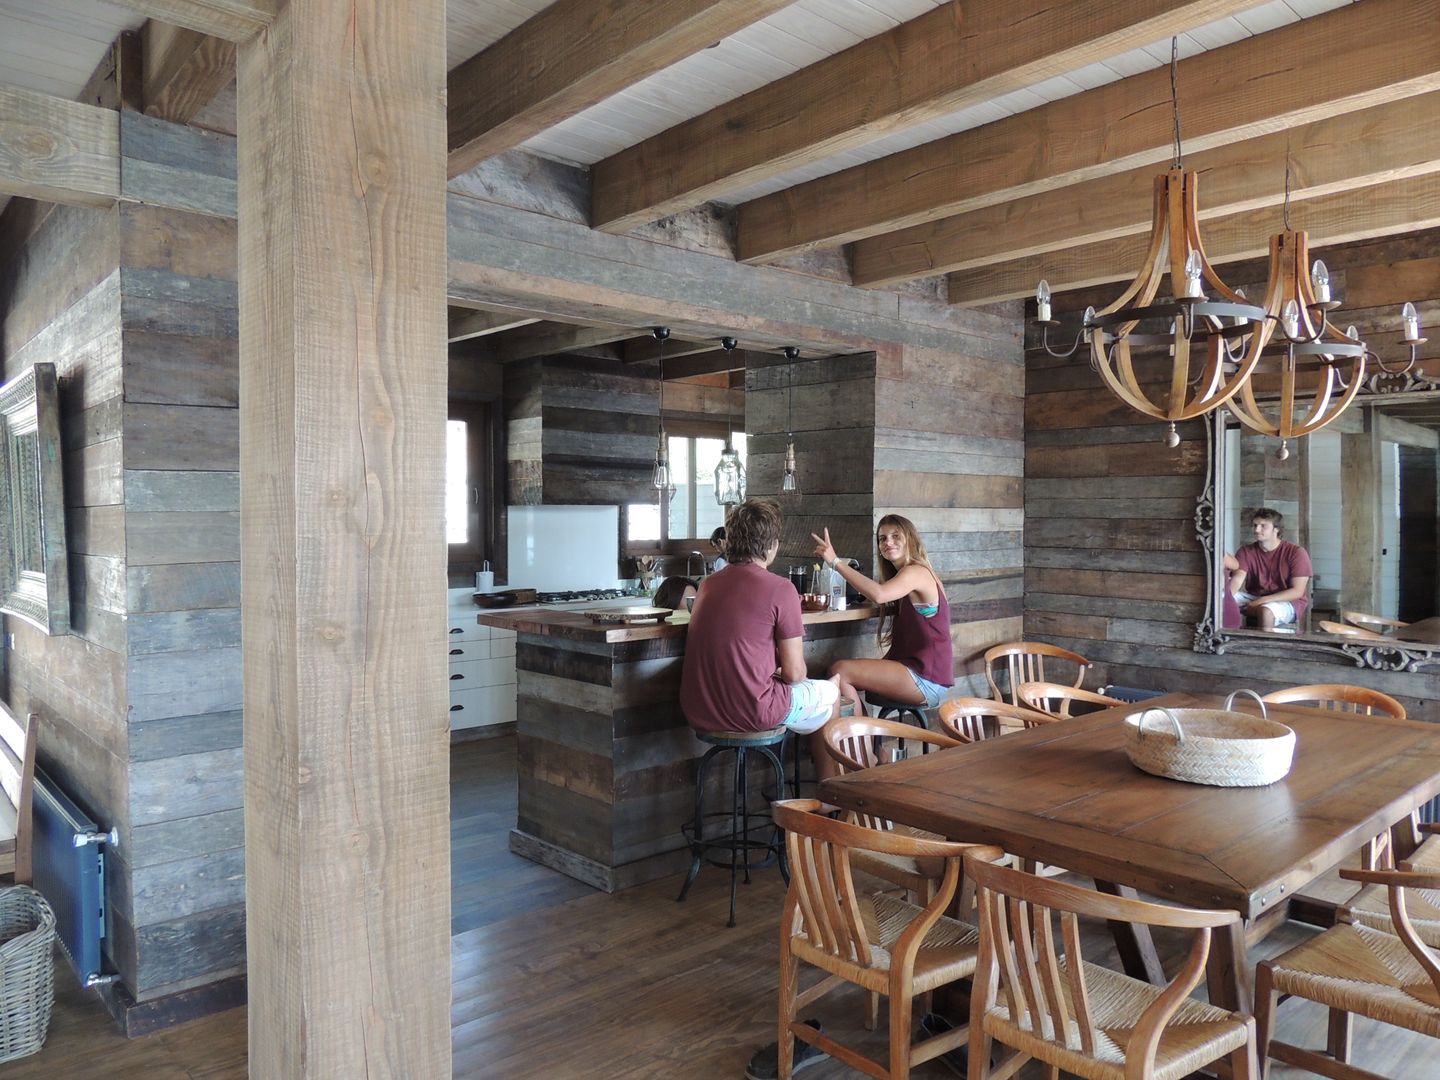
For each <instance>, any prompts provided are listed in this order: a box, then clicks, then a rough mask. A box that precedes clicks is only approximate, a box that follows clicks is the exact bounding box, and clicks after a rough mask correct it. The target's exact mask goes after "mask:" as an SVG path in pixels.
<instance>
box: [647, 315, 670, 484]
mask: <svg viewBox="0 0 1440 1080" xmlns="http://www.w3.org/2000/svg"><path fill="white" fill-rule="evenodd" d="M650 332H651V334H652V335H653V336H654V338H655V341H656V343H657V345H658V346H659V349H660V408H659V430H658V433H657V434H656V437H655V467H654V469H653V470H652V471H651V475H650V482H651V483H652V484H654V485H655V489H656V490H657V491H659V492H660V495H661V498H662V499H666V498H669V496H670V495H673V494H674V492H675V488H674V486H673V485H672V484H671V483H670V441H669V439H668V438H666V435H665V339H666V338H668V337H669V336H670V328H669V327H668V326H657V327H655V329H654V330H652V331H650Z"/></svg>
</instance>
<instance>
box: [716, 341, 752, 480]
mask: <svg viewBox="0 0 1440 1080" xmlns="http://www.w3.org/2000/svg"><path fill="white" fill-rule="evenodd" d="M736 344H737V342H736V341H735V339H734V338H733V337H727V338H721V339H720V347H721V348H722V349H724V350H725V352H726V354H727V355H728V354H730V353H732V352H734V351H735V346H736ZM715 501H716V502H717V503H719V504H720V505H721V506H734V505H736V504H737V503H742V502H744V501H745V466H744V465H743V464H742V463H741V461H740V455H739V454H738V453H736V452H735V447H734V433H733V432H732V431H731V426H730V414H729V413H728V412H727V413H726V414H725V449H723V450H721V451H720V461H719V464H717V465H716V466H715Z"/></svg>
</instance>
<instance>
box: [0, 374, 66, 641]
mask: <svg viewBox="0 0 1440 1080" xmlns="http://www.w3.org/2000/svg"><path fill="white" fill-rule="evenodd" d="M62 485H63V477H62V470H61V462H60V404H59V394H58V386H57V382H56V377H55V365H54V364H36V365H34V366H33V367H31V368H29V369H28V370H27V371H25V372H24V373H23V374H21V375H18V376H16V377H15V378H14V379H11V380H10V381H9V382H8V383H6V384H5V385H4V386H0V612H4V613H5V614H7V615H16V616H19V617H20V618H22V619H25V620H26V621H27V622H31V623H34V624H35V625H36V626H37V627H39V628H40V629H41V630H43V631H44V632H45V633H47V634H68V633H69V632H70V578H69V569H68V561H67V558H66V551H65V498H64V492H63V488H62Z"/></svg>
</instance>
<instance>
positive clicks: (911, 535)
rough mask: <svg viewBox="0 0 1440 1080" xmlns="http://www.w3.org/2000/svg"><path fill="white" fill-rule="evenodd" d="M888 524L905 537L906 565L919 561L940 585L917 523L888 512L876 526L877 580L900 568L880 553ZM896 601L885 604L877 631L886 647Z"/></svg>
mask: <svg viewBox="0 0 1440 1080" xmlns="http://www.w3.org/2000/svg"><path fill="white" fill-rule="evenodd" d="M887 525H893V526H895V527H896V528H897V529H899V530H900V534H901V535H902V536H903V537H904V538H905V558H906V562H905V565H906V566H909V565H910V564H911V563H918V564H919V565H921V566H923V567H925V569H926V570H929V571H930V574H931V576H933V577H934V578H935V582H936V584H937V585H938V584H939V582H940V575H939V574H937V573H935V567H933V566H931V565H930V556H929V554H928V553H927V552H926V551H925V541H924V540H921V539H920V533H919V532H918V531H917V530H916V528H915V523H914V522H913V521H911V520H910V519H909V518H907V517H901V516H900V515H899V514H886V515H885V516H884V517H882V518H881V519H880V522H879V524H877V525H876V526H875V580H876V581H889V580H890V579H891V578H892V577H894V576H895V575H896V574H897V573H899V570H900V568H897V567H896V566H894V565H893V564H892V563H891V562H890V560H889V559H887V558H885V557H884V556H883V555H881V554H880V530H881V529H883V528H885V526H887ZM896 603H899V601H895V602H894V603H890V604H886V605H885V611H884V613H883V614H882V615H881V616H880V625H879V627H878V628H877V629H876V631H875V639H876V640H877V641H878V642H879V643H880V645H881V646H882V647H884V648H888V647H889V645H890V634H891V631H892V629H893V627H894V622H895V604H896Z"/></svg>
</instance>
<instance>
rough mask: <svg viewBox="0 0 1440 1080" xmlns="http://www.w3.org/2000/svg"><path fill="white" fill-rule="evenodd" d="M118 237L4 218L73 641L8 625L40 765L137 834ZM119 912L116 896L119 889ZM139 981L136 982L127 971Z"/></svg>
mask: <svg viewBox="0 0 1440 1080" xmlns="http://www.w3.org/2000/svg"><path fill="white" fill-rule="evenodd" d="M119 250H120V224H119V215H118V212H117V211H116V210H115V209H114V208H111V209H105V210H95V209H82V208H76V207H53V206H42V205H40V204H36V203H33V202H31V201H29V200H27V199H14V200H12V201H11V202H10V204H9V206H8V207H7V208H6V211H5V214H4V216H3V219H0V255H3V259H0V354H3V359H4V377H5V378H6V379H11V378H14V377H15V376H16V375H18V374H19V373H20V372H22V371H24V370H25V369H26V368H27V367H29V366H31V365H32V364H34V363H35V362H37V361H48V362H51V363H54V364H55V365H56V368H57V370H58V374H59V378H60V408H61V416H60V432H61V440H62V447H63V454H64V462H63V464H64V474H65V516H66V541H67V544H68V547H69V558H70V603H71V626H72V633H71V634H69V635H62V636H56V637H49V636H46V635H45V634H42V633H41V632H40V631H38V630H36V629H35V628H34V627H32V626H31V625H30V624H29V623H27V622H24V621H23V620H21V619H17V618H10V617H7V618H5V619H4V620H3V621H4V623H5V630H6V631H7V632H9V633H11V634H13V635H14V639H15V643H14V648H13V649H11V650H10V651H9V652H8V653H7V654H6V669H7V671H6V674H7V686H6V688H5V698H6V700H7V702H8V703H9V704H10V706H11V708H12V709H14V710H15V711H16V712H20V713H24V712H28V711H34V712H35V713H37V714H38V715H39V717H40V719H41V727H40V746H39V758H40V763H41V765H42V766H43V767H44V768H45V769H46V771H47V772H49V773H50V774H51V776H53V777H54V778H55V780H56V781H57V782H58V783H59V784H61V785H62V786H64V787H65V789H66V790H67V791H68V792H69V793H70V794H71V795H72V796H73V797H74V798H75V799H76V800H77V802H79V803H80V805H81V806H82V807H83V808H84V809H85V810H86V811H87V812H89V813H90V814H92V815H93V816H94V817H95V818H96V820H98V821H101V822H105V823H106V824H107V825H109V824H113V825H115V826H117V827H120V828H122V829H124V828H127V827H128V825H129V813H130V810H129V748H128V731H127V726H126V715H125V695H126V676H127V671H126V629H125V611H126V602H125V520H124V505H123V502H124V486H123V472H122V469H123V462H122V454H121V433H122V424H123V419H122V412H123V398H122V376H121V328H120V307H121V295H120V273H119V269H118V267H119V260H120V256H119ZM110 896H111V899H112V901H114V900H115V899H116V897H117V887H115V886H112V887H111V889H110ZM126 974H127V975H131V974H133V971H131V972H127V973H126Z"/></svg>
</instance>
